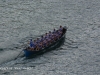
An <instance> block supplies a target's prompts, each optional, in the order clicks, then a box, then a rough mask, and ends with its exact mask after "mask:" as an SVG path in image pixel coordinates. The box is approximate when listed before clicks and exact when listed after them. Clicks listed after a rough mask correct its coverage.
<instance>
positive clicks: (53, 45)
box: [24, 29, 66, 58]
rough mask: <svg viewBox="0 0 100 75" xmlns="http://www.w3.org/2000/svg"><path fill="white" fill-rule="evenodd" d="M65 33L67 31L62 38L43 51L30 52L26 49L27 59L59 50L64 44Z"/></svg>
mask: <svg viewBox="0 0 100 75" xmlns="http://www.w3.org/2000/svg"><path fill="white" fill-rule="evenodd" d="M65 33H66V29H65V31H64V34H63V35H62V37H61V38H60V39H59V40H57V41H55V42H54V43H52V44H51V45H49V46H48V47H45V48H44V49H41V50H39V51H30V50H27V49H24V53H25V57H27V58H29V57H33V56H36V55H39V54H41V53H44V52H47V51H50V50H53V49H55V48H58V47H59V46H61V45H62V44H63V43H64V40H65Z"/></svg>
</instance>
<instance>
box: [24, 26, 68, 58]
mask: <svg viewBox="0 0 100 75" xmlns="http://www.w3.org/2000/svg"><path fill="white" fill-rule="evenodd" d="M66 31H67V27H66V26H65V27H62V26H60V28H59V29H58V30H55V29H54V31H52V32H50V31H49V33H46V34H45V35H43V36H42V37H41V38H37V39H36V40H34V42H33V41H32V39H31V40H30V46H29V47H26V48H25V49H24V50H23V51H24V55H25V57H28V58H29V57H33V56H35V55H38V54H41V53H44V52H46V51H49V50H52V49H54V48H57V47H59V46H60V45H61V44H62V43H63V42H64V39H65V33H66Z"/></svg>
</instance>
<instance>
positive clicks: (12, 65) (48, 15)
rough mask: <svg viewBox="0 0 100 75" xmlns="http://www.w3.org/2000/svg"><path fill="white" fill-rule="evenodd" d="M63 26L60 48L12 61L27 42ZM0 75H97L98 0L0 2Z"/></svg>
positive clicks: (99, 62)
mask: <svg viewBox="0 0 100 75" xmlns="http://www.w3.org/2000/svg"><path fill="white" fill-rule="evenodd" d="M60 25H62V26H67V27H68V31H67V33H66V39H65V42H64V45H62V46H61V47H59V48H57V49H56V50H52V51H50V52H48V53H45V54H43V55H39V56H37V57H35V58H32V59H25V57H22V55H23V53H21V55H20V56H19V57H18V59H16V60H14V58H16V57H17V56H18V54H19V53H20V52H21V50H22V49H23V48H24V47H25V46H26V44H27V42H28V41H29V39H30V38H33V39H35V38H36V37H38V36H40V35H42V34H44V33H46V32H48V31H49V30H53V28H58V27H59V26H60ZM0 73H1V74H0V75H100V1H99V0H88V1H87V0H77V1H76V0H0Z"/></svg>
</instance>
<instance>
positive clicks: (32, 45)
mask: <svg viewBox="0 0 100 75" xmlns="http://www.w3.org/2000/svg"><path fill="white" fill-rule="evenodd" d="M34 47H35V44H34V43H33V41H32V39H30V50H34Z"/></svg>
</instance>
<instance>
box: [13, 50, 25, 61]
mask: <svg viewBox="0 0 100 75" xmlns="http://www.w3.org/2000/svg"><path fill="white" fill-rule="evenodd" d="M22 51H23V50H22ZM22 51H20V53H19V54H18V56H17V57H16V58H15V59H14V60H16V59H17V58H18V57H19V55H20V54H21V53H22Z"/></svg>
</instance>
